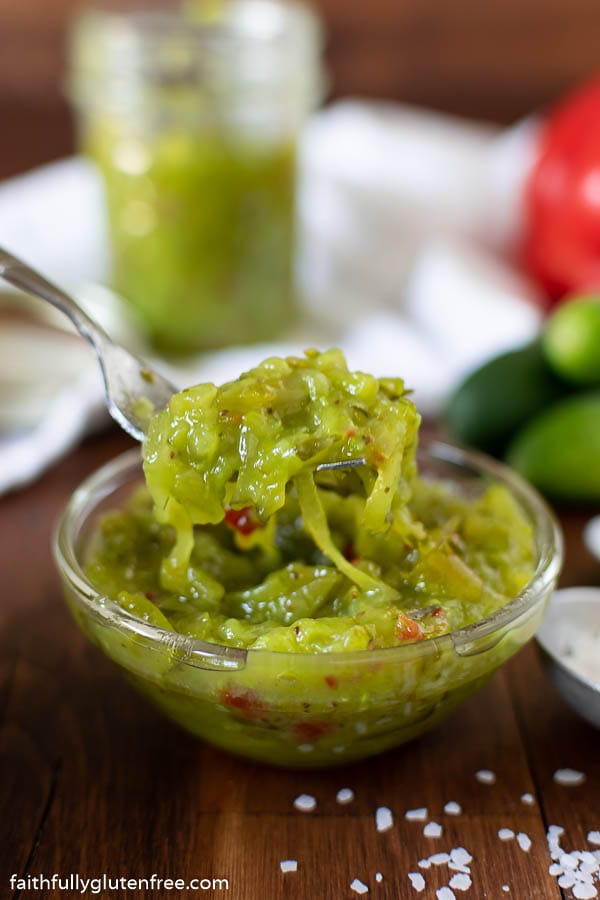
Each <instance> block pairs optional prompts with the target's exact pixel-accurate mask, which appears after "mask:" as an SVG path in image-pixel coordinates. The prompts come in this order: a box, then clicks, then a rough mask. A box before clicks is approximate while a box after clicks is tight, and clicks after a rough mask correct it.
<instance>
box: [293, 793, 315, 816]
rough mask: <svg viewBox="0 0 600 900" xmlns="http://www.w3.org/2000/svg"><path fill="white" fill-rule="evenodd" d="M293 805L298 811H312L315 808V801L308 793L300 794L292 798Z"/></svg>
mask: <svg viewBox="0 0 600 900" xmlns="http://www.w3.org/2000/svg"><path fill="white" fill-rule="evenodd" d="M294 806H295V807H296V809H298V810H300V812H312V811H313V809H316V808H317V801H316V800H315V798H314V797H312V796H311V795H310V794H300V796H299V797H296V799H295V800H294Z"/></svg>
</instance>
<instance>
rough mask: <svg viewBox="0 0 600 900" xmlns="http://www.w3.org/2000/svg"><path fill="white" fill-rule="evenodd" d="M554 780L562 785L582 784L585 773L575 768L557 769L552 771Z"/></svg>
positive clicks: (573, 785)
mask: <svg viewBox="0 0 600 900" xmlns="http://www.w3.org/2000/svg"><path fill="white" fill-rule="evenodd" d="M554 780H555V782H556V783H557V784H562V785H563V787H577V785H579V784H583V782H584V781H585V775H584V773H583V772H578V771H577V769H557V770H556V772H555V773H554Z"/></svg>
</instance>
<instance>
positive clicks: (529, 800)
mask: <svg viewBox="0 0 600 900" xmlns="http://www.w3.org/2000/svg"><path fill="white" fill-rule="evenodd" d="M521 803H524V804H525V806H533V804H534V803H535V797H534V796H533V794H521Z"/></svg>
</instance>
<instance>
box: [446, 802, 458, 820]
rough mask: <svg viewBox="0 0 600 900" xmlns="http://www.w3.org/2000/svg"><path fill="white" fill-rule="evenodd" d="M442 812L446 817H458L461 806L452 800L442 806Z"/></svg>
mask: <svg viewBox="0 0 600 900" xmlns="http://www.w3.org/2000/svg"><path fill="white" fill-rule="evenodd" d="M444 812H445V813H446V815H447V816H460V814H461V812H462V806H461V805H460V803H456V802H455V801H454V800H450V802H449V803H446V805H445V806H444Z"/></svg>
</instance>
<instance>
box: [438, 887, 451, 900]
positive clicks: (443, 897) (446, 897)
mask: <svg viewBox="0 0 600 900" xmlns="http://www.w3.org/2000/svg"><path fill="white" fill-rule="evenodd" d="M435 896H436V897H437V898H438V900H456V894H455V893H454V891H451V890H450V888H449V887H441V888H438V889H437V891H436V892H435Z"/></svg>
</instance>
